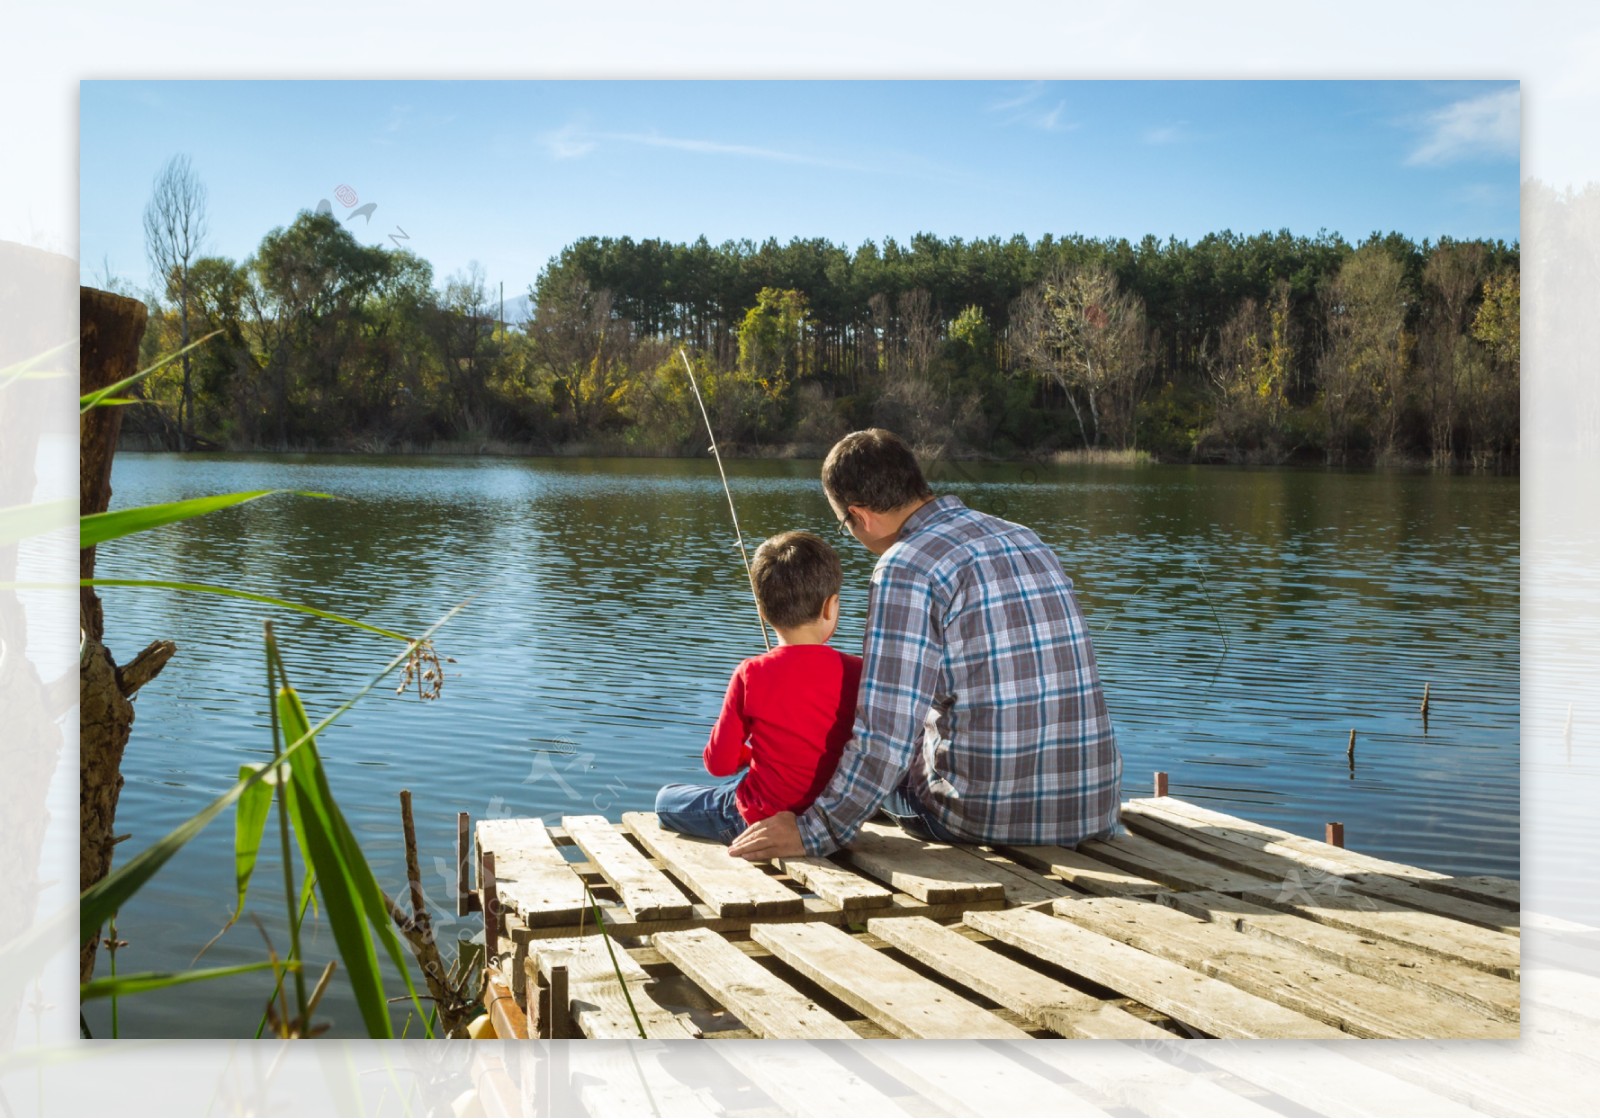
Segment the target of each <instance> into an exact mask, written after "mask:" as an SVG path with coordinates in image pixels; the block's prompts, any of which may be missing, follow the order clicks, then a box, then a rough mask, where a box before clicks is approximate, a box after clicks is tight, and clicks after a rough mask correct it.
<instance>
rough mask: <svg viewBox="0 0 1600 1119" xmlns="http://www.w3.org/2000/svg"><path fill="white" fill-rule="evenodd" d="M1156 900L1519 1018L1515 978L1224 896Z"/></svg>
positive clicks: (1395, 982)
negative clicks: (1507, 977) (1490, 972)
mask: <svg viewBox="0 0 1600 1119" xmlns="http://www.w3.org/2000/svg"><path fill="white" fill-rule="evenodd" d="M1157 900H1158V901H1160V902H1161V903H1162V904H1164V905H1170V906H1172V907H1173V908H1175V909H1179V910H1182V911H1183V912H1185V913H1190V914H1193V915H1194V916H1196V917H1201V918H1203V919H1205V920H1208V921H1216V922H1219V923H1221V924H1225V925H1227V926H1228V927H1230V928H1233V929H1236V930H1238V931H1239V932H1242V933H1245V934H1246V935H1249V936H1258V937H1261V938H1262V939H1264V940H1270V941H1272V942H1273V943H1274V944H1278V945H1282V946H1283V947H1286V948H1292V949H1294V950H1296V951H1299V952H1303V953H1306V954H1308V955H1312V956H1316V957H1317V958H1319V959H1323V960H1327V961H1328V962H1330V963H1333V964H1337V965H1338V966H1339V967H1342V968H1344V969H1345V970H1346V971H1350V972H1354V973H1355V974H1357V975H1365V976H1367V977H1368V978H1369V979H1376V980H1379V981H1380V982H1383V983H1388V984H1390V985H1392V986H1395V987H1405V988H1408V989H1413V990H1421V991H1427V992H1430V993H1431V995H1432V997H1434V998H1436V999H1443V1000H1445V1001H1448V1002H1453V1003H1458V1004H1460V1005H1462V1006H1468V1007H1472V1008H1474V1009H1477V1010H1482V1011H1485V1012H1487V1013H1489V1014H1493V1015H1495V1016H1496V1017H1499V1018H1504V1019H1506V1020H1507V1021H1512V1022H1515V1021H1517V1020H1518V1019H1519V1018H1520V1016H1521V1012H1520V1004H1521V993H1522V992H1521V987H1520V986H1519V984H1518V983H1517V981H1516V980H1513V979H1506V978H1504V977H1502V976H1498V975H1491V974H1489V973H1488V972H1486V971H1480V970H1479V969H1477V968H1472V967H1468V966H1466V965H1465V964H1459V963H1456V962H1455V961H1454V960H1447V959H1444V958H1442V957H1440V956H1433V955H1429V954H1428V953H1426V952H1423V951H1422V950H1420V949H1417V948H1412V947H1410V946H1409V945H1405V944H1400V943H1397V942H1395V941H1392V940H1376V939H1374V938H1372V937H1365V936H1362V935H1360V934H1359V933H1353V932H1346V931H1345V930H1343V929H1335V928H1331V927H1330V926H1328V925H1319V924H1318V923H1317V922H1315V921H1308V920H1306V919H1305V918H1303V917H1299V916H1295V915H1293V914H1289V913H1282V912H1279V911H1278V910H1276V909H1269V908H1267V907H1266V906H1264V905H1257V904H1255V903H1254V902H1248V901H1241V900H1240V899H1238V898H1234V897H1229V896H1228V895H1226V894H1217V893H1176V894H1166V895H1163V896H1162V897H1160V898H1158V899H1157Z"/></svg>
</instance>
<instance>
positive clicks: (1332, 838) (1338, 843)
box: [1324, 820, 1344, 847]
mask: <svg viewBox="0 0 1600 1119" xmlns="http://www.w3.org/2000/svg"><path fill="white" fill-rule="evenodd" d="M1324 839H1325V840H1326V841H1327V842H1328V843H1331V844H1332V845H1333V846H1335V847H1343V846H1344V825H1343V824H1341V823H1339V822H1338V821H1336V820H1335V821H1330V822H1329V824H1328V826H1327V829H1326V833H1325V835H1324Z"/></svg>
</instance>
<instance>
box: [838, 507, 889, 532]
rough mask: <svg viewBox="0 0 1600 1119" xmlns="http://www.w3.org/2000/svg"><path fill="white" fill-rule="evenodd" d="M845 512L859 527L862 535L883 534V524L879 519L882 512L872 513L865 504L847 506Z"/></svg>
mask: <svg viewBox="0 0 1600 1119" xmlns="http://www.w3.org/2000/svg"><path fill="white" fill-rule="evenodd" d="M845 512H847V513H849V514H850V519H851V520H852V521H854V522H855V523H856V525H858V526H859V527H860V529H861V534H862V535H863V536H882V535H883V524H882V522H881V521H880V519H879V518H881V517H882V516H883V514H882V513H874V512H873V511H872V510H871V509H868V508H867V507H866V506H865V505H850V506H847V507H846V509H845Z"/></svg>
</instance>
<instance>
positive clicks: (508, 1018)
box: [483, 970, 528, 1041]
mask: <svg viewBox="0 0 1600 1119" xmlns="http://www.w3.org/2000/svg"><path fill="white" fill-rule="evenodd" d="M483 1005H484V1009H486V1010H487V1011H488V1012H489V1021H491V1022H493V1023H494V1032H495V1036H496V1037H499V1038H502V1039H503V1040H506V1041H516V1040H526V1039H527V1037H528V1018H527V1015H525V1014H523V1013H522V1008H521V1007H520V1006H518V1005H517V996H516V995H514V994H512V993H511V985H510V984H509V983H507V982H506V981H505V980H504V979H503V978H501V977H500V976H499V975H497V974H495V972H494V971H493V970H491V971H489V972H488V974H487V975H485V977H484V982H483Z"/></svg>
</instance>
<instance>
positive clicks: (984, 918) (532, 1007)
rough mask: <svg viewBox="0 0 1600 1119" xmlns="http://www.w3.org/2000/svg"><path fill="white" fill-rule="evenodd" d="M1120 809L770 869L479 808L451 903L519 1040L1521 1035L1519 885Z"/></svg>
mask: <svg viewBox="0 0 1600 1119" xmlns="http://www.w3.org/2000/svg"><path fill="white" fill-rule="evenodd" d="M1123 818H1124V822H1125V824H1126V825H1127V826H1128V828H1129V829H1130V832H1129V834H1128V835H1126V836H1123V837H1119V838H1118V839H1115V840H1111V841H1106V842H1092V843H1086V844H1083V845H1081V847H1080V848H1079V849H1077V850H1066V849H1064V848H1056V847H1038V846H1032V847H1026V846H1015V847H999V848H986V847H953V846H945V845H941V844H934V843H925V842H923V841H921V840H917V839H915V838H913V837H911V836H908V835H905V834H904V833H902V832H900V831H899V830H898V829H895V828H891V827H887V826H883V825H878V824H869V825H867V827H866V828H865V829H864V830H863V833H862V836H861V837H860V839H859V840H858V841H857V842H856V843H855V844H853V845H852V848H851V849H850V850H849V851H847V852H842V853H840V854H839V855H838V856H835V857H832V858H829V859H795V860H782V861H781V862H780V863H777V864H768V865H761V864H751V863H747V862H744V861H741V860H737V859H733V858H731V857H730V856H729V855H728V854H727V851H726V848H724V847H723V846H722V845H720V844H715V843H709V842H706V841H702V840H695V839H690V838H687V837H684V836H679V835H676V834H673V833H670V832H667V831H665V830H663V829H662V828H661V827H660V826H659V824H658V823H657V821H656V819H655V817H654V815H653V814H651V813H626V814H624V816H623V818H622V821H621V823H620V824H618V823H613V822H610V821H607V820H605V819H603V818H602V817H599V816H586V817H567V818H565V819H564V820H563V821H562V826H561V827H559V828H547V827H545V826H544V825H543V824H542V823H540V822H539V821H537V820H490V821H483V822H481V823H479V825H478V827H477V829H476V839H477V848H478V856H479V858H478V860H477V862H478V865H479V880H478V886H477V889H476V890H475V891H473V892H472V893H471V895H470V896H469V897H468V898H467V899H466V901H465V904H464V905H463V908H478V909H481V910H482V911H483V912H484V913H485V923H486V931H487V932H489V933H490V934H491V937H490V940H489V943H491V944H493V945H494V946H495V953H494V959H493V963H492V965H491V966H492V968H493V969H494V971H495V972H496V974H498V975H499V976H500V977H501V978H502V979H503V981H504V982H505V983H506V985H507V986H508V987H510V988H511V989H512V990H513V992H514V997H515V998H516V999H517V1002H518V1006H519V1008H521V1009H523V1011H524V1013H525V1018H526V1021H527V1026H526V1029H527V1031H528V1033H529V1034H531V1035H534V1036H544V1037H566V1036H573V1037H576V1036H584V1037H597V1038H637V1037H639V1036H640V1028H641V1026H642V1027H643V1032H644V1035H645V1036H646V1037H648V1038H671V1037H677V1038H689V1037H770V1038H815V1039H824V1038H860V1037H926V1038H987V1039H993V1040H996V1041H1000V1040H1011V1041H1022V1040H1027V1039H1029V1038H1036V1037H1091V1038H1139V1039H1145V1040H1161V1039H1167V1040H1176V1039H1179V1038H1185V1037H1196V1036H1204V1037H1223V1038H1347V1037H1392V1038H1514V1037H1516V1036H1518V1029H1519V1027H1518V1021H1519V1013H1520V1011H1519V996H1520V991H1519V983H1518V976H1519V975H1520V955H1519V949H1520V939H1519V936H1518V933H1519V930H1520V915H1519V912H1518V891H1517V884H1516V883H1515V882H1511V881H1508V880H1505V879H1493V878H1486V877H1482V876H1475V877H1471V878H1452V877H1449V876H1446V875H1440V874H1436V873H1433V872H1430V871H1426V870H1423V869H1421V868H1417V867H1408V866H1404V865H1402V864H1397V863H1392V862H1387V861H1385V860H1379V859H1375V858H1372V857H1370V856H1366V855H1361V854H1359V853H1356V852H1352V851H1347V850H1345V849H1343V848H1341V847H1335V846H1331V845H1329V844H1325V843H1319V842H1317V841H1315V840H1310V839H1305V838H1303V837H1298V836H1294V835H1291V834H1289V833H1286V832H1282V831H1279V830H1277V829H1273V828H1267V827H1264V826H1262V825H1259V824H1255V823H1252V822H1251V821H1248V820H1242V819H1239V818H1237V817H1232V816H1226V815H1223V814H1221V813H1217V812H1212V811H1210V810H1207V809H1204V808H1201V807H1200V806H1197V805H1192V804H1187V803H1185V802H1182V801H1177V800H1174V799H1173V798H1171V797H1164V796H1163V797H1156V798H1148V799H1142V800H1132V801H1129V802H1127V803H1126V804H1125V805H1124V808H1123ZM601 926H603V927H604V930H605V935H600V934H599V929H600V927H601Z"/></svg>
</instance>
